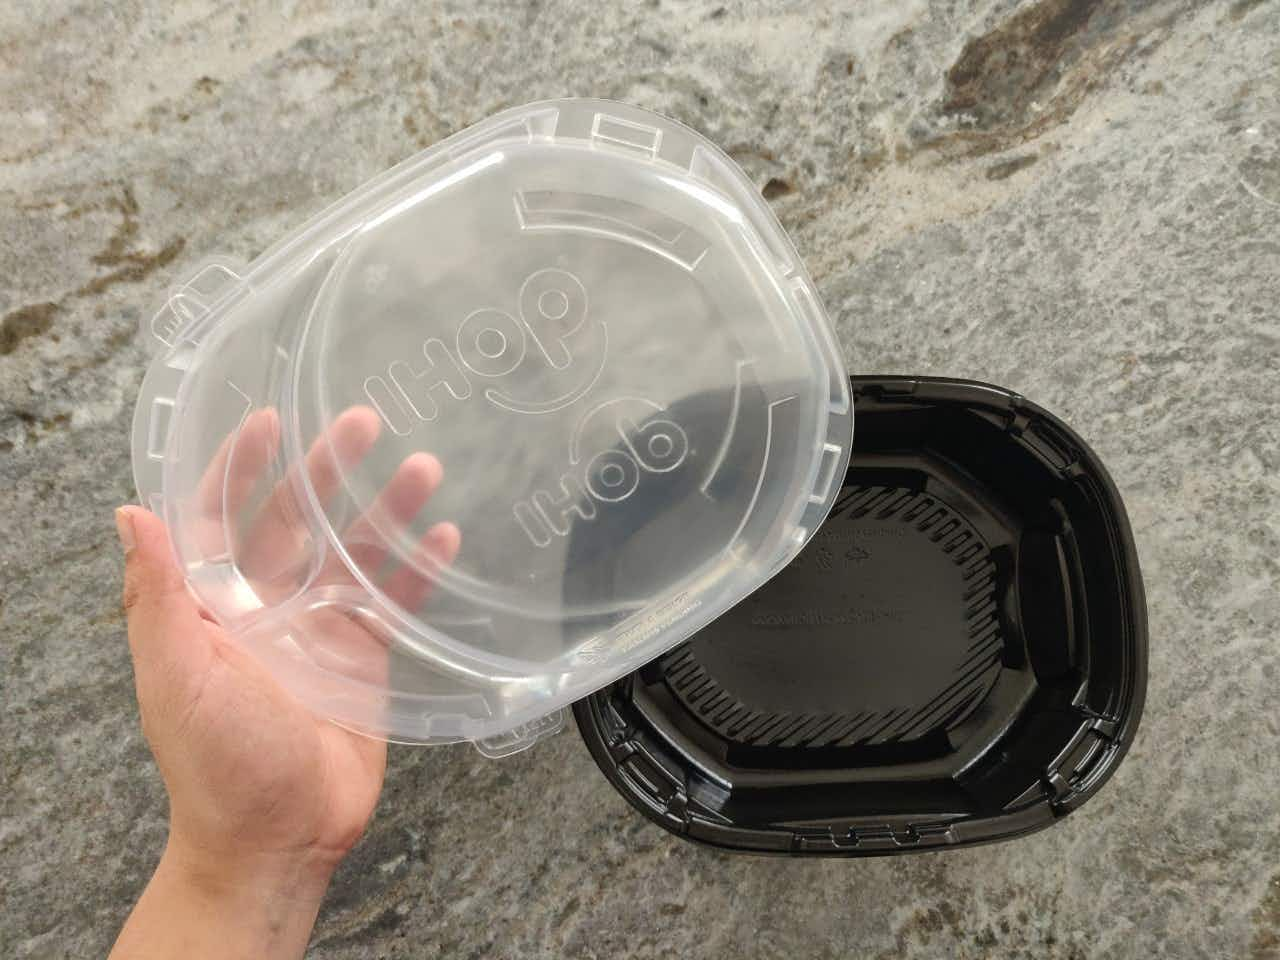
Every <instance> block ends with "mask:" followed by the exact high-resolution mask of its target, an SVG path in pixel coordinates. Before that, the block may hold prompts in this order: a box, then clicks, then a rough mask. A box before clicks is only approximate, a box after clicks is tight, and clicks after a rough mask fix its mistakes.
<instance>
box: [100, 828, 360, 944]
mask: <svg viewBox="0 0 1280 960" xmlns="http://www.w3.org/2000/svg"><path fill="white" fill-rule="evenodd" d="M335 865H336V860H333V859H332V858H328V857H323V856H320V857H318V856H316V855H315V854H314V853H312V852H309V851H301V852H298V853H288V854H281V853H271V854H248V855H246V854H231V853H219V852H217V851H208V850H204V849H201V848H200V847H199V846H193V845H191V844H189V843H186V842H184V841H183V839H182V838H181V837H180V836H175V835H173V834H171V835H170V837H169V842H168V844H167V845H166V846H165V850H164V853H163V855H162V856H161V857H160V863H159V865H158V866H157V867H156V872H155V875H154V876H153V877H152V878H151V882H150V883H149V884H148V885H147V889H146V890H145V891H144V893H143V895H142V898H141V899H140V900H139V901H138V904H137V906H136V907H135V908H134V910H133V913H132V914H131V915H130V917H129V920H128V921H127V922H126V924H125V927H124V929H123V930H122V931H121V933H120V938H119V940H117V942H116V946H115V949H114V950H113V951H112V954H111V957H112V960H152V958H155V960H160V958H166V960H167V958H172V957H183V958H185V960H206V958H208V960H214V958H217V960H240V958H244V960H250V958H252V960H259V958H262V957H272V958H277V960H285V958H297V960H300V958H301V957H302V956H303V954H304V953H305V951H306V947H307V941H308V940H309V939H310V937H311V928H312V925H313V924H314V923H315V919H316V913H317V911H318V910H319V908H320V900H321V899H322V898H323V896H324V892H325V889H326V888H327V886H328V882H329V877H330V875H331V873H332V870H333V867H334V866H335Z"/></svg>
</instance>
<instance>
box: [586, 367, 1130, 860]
mask: <svg viewBox="0 0 1280 960" xmlns="http://www.w3.org/2000/svg"><path fill="white" fill-rule="evenodd" d="M853 386H854V394H855V400H856V408H857V416H858V435H857V439H856V441H855V444H854V452H853V458H852V462H851V464H850V467H849V470H848V473H847V474H846V476H845V477H844V478H843V486H842V489H841V493H840V496H839V497H838V498H837V500H836V503H835V506H834V508H833V509H832V511H831V514H830V516H829V518H828V519H827V521H826V522H825V523H824V524H823V525H822V528H821V529H820V530H819V531H818V533H817V535H816V536H815V537H814V538H813V539H812V540H810V541H809V543H808V545H807V546H806V547H805V548H804V550H803V551H802V552H801V554H800V555H799V556H798V557H797V558H796V559H795V560H794V561H792V563H791V564H790V565H789V566H788V567H787V569H786V570H784V571H783V572H782V573H781V574H779V575H778V576H777V577H775V578H774V579H773V580H771V581H769V583H768V584H766V585H765V586H763V587H762V588H761V589H759V590H757V591H756V592H755V593H754V594H752V595H751V596H750V597H749V598H747V599H746V600H744V601H743V602H742V603H740V604H739V605H738V606H736V607H734V608H733V609H732V610H730V611H729V612H728V613H726V614H725V615H724V616H722V617H721V618H719V619H718V620H716V621H715V622H714V623H712V624H710V625H709V626H707V627H705V628H704V629H703V630H701V631H700V632H699V633H698V634H697V635H696V636H694V637H693V638H692V639H691V640H690V641H689V642H688V643H686V644H684V645H682V646H680V647H677V648H676V649H675V650H672V651H671V652H669V653H667V654H665V655H664V656H662V657H660V658H658V659H657V660H656V661H655V662H654V663H652V664H648V665H646V666H645V667H643V668H642V669H641V670H639V671H637V672H636V673H634V674H632V675H631V676H629V677H626V678H624V679H622V680H619V681H618V682H616V683H613V684H611V685H609V686H608V687H606V688H605V689H603V690H601V691H599V692H598V693H596V694H593V695H592V696H591V697H589V698H587V699H585V700H583V701H582V702H581V703H579V704H578V705H577V706H576V707H575V713H576V717H577V721H578V725H579V728H580V729H581V731H582V734H583V736H584V738H585V739H586V741H587V744H588V746H589V747H590V749H591V753H592V755H593V756H594V757H595V759H596V761H597V763H598V764H599V765H600V768H601V769H602V770H603V771H604V773H605V775H606V776H607V777H608V779H609V780H610V782H611V783H612V784H613V785H614V786H615V787H616V788H617V789H618V791H619V792H621V793H622V795H623V796H624V797H626V798H627V800H629V801H630V802H631V803H632V804H633V805H634V806H635V807H636V808H637V809H639V810H640V811H641V812H643V813H644V814H645V815H646V816H647V817H649V818H650V819H651V820H653V821H655V822H656V823H658V824H660V825H662V826H663V827H665V828H666V829H668V830H670V831H672V832H673V833H676V834H678V835H680V836H681V837H684V838H686V839H690V840H695V841H699V842H702V843H707V844H711V845H714V846H718V847H723V848H727V849H732V850H740V851H753V852H769V853H786V854H792V855H835V856H862V855H875V854H889V853H903V852H908V851H913V850H936V849H939V848H946V847H955V846H964V845H968V844H973V843H981V842H986V841H991V840H1001V839H1006V838H1009V837H1013V836H1017V835H1020V834H1024V833H1029V832H1031V831H1033V830H1037V829H1040V828H1042V827H1046V826H1049V825H1050V824H1052V823H1055V822H1057V821H1059V820H1060V819H1061V818H1062V817H1063V816H1064V815H1066V814H1068V813H1070V812H1071V811H1073V810H1076V809H1078V808H1079V807H1080V805H1081V804H1083V803H1084V802H1085V801H1086V800H1088V799H1089V798H1090V797H1092V796H1094V795H1095V794H1096V793H1097V791H1098V790H1099V788H1100V787H1101V786H1102V784H1103V783H1104V782H1106V780H1107V778H1108V777H1110V776H1111V774H1112V773H1113V772H1114V771H1115V769H1116V768H1117V766H1118V765H1119V764H1120V761H1121V760H1122V759H1123V757H1124V755H1125V751H1126V750H1127V749H1128V747H1129V745H1130V743H1132V741H1133V738H1134V734H1135V733H1136V731H1137V728H1138V720H1139V717H1140V716H1141V713H1142V704H1143V697H1144V691H1145V689H1146V680H1147V619H1146V606H1145V601H1144V598H1143V589H1142V579H1141V576H1140V574H1139V570H1138V560H1137V555H1136V553H1135V550H1134V544H1133V538H1132V535H1131V534H1130V531H1129V524H1128V520H1127V519H1126V517H1125V511H1124V506H1123V504H1122V503H1121V502H1120V498H1119V495H1118V493H1117V492H1116V489H1115V487H1114V485H1113V484H1112V483H1111V480H1110V479H1109V478H1108V476H1107V473H1106V471H1105V469H1104V468H1103V466H1102V464H1101V462H1100V461H1099V460H1098V457H1097V455H1096V454H1094V452H1093V451H1092V450H1090V449H1089V447H1088V446H1087V445H1086V444H1085V443H1084V441H1083V440H1081V439H1080V438H1079V437H1078V436H1077V435H1076V434H1075V433H1074V432H1073V431H1071V430H1070V429H1069V428H1068V427H1067V426H1066V425H1065V424H1064V423H1062V421H1061V420H1059V419H1058V418H1057V417H1055V416H1053V415H1052V414H1051V413H1049V412H1048V411H1046V410H1044V409H1043V408H1041V407H1038V406H1036V405H1035V404H1033V403H1030V402H1028V401H1027V400H1025V399H1023V398H1022V397H1020V396H1018V395H1016V394H1013V393H1010V392H1009V391H1007V390H1002V389H1000V388H998V387H991V386H987V385H985V384H978V383H972V382H967V381H957V380H938V379H928V378H913V377H855V378H853ZM673 415H676V416H678V415H680V413H679V411H676V409H675V408H673Z"/></svg>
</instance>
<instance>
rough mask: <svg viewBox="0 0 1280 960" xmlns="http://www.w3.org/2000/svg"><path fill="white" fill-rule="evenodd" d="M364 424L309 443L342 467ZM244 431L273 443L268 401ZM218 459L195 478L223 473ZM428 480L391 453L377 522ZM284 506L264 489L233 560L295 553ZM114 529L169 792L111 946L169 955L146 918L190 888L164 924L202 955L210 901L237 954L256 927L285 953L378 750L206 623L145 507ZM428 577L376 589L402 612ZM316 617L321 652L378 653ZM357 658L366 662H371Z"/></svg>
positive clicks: (362, 816) (334, 621) (363, 445)
mask: <svg viewBox="0 0 1280 960" xmlns="http://www.w3.org/2000/svg"><path fill="white" fill-rule="evenodd" d="M377 428H378V420H377V418H376V416H375V415H374V414H373V412H372V411H369V410H367V409H366V408H354V409H353V410H349V411H347V412H346V413H345V414H343V415H342V416H341V417H339V418H338V419H337V420H336V421H335V423H334V425H333V427H332V428H331V429H330V431H329V435H328V438H327V439H328V444H327V445H326V447H325V449H328V450H329V451H330V452H331V453H330V456H336V457H338V458H339V459H340V460H341V461H343V462H344V463H346V464H349V463H352V462H355V461H356V460H358V459H359V458H361V457H363V456H364V454H365V453H367V452H368V450H369V449H370V448H371V447H372V446H373V443H374V441H375V440H376V438H377ZM246 431H249V432H250V434H249V436H248V439H249V440H250V441H252V443H251V444H250V445H249V447H250V448H251V449H254V448H263V449H271V448H273V447H274V445H275V443H276V442H277V440H276V437H277V434H278V426H277V421H276V419H275V415H274V411H258V412H257V413H256V414H254V415H253V417H251V418H250V419H249V420H248V421H246V423H245V425H244V427H243V428H242V430H241V436H242V437H244V436H245V434H246ZM319 447H320V445H319V443H318V444H317V447H316V448H313V451H314V450H316V449H319ZM218 459H219V458H215V463H214V464H211V473H212V472H215V471H220V470H225V468H226V464H225V463H218ZM237 460H238V461H239V463H240V466H239V467H237V469H239V470H241V471H247V472H249V473H253V472H255V471H260V470H261V468H262V466H263V464H264V462H265V461H264V459H263V458H257V459H255V458H253V457H240V458H237ZM331 467H332V464H331V463H328V462H327V461H326V458H325V457H324V456H322V455H319V454H316V455H314V456H309V457H308V460H307V469H308V470H309V471H310V472H311V476H310V479H311V482H312V485H313V487H316V486H317V485H318V486H319V487H320V490H321V493H322V495H323V491H324V489H325V486H326V484H328V483H329V482H330V481H329V480H327V479H326V474H327V473H332V472H333V471H332V469H331ZM442 474H443V470H442V468H441V466H440V464H439V462H438V461H437V460H436V459H435V458H434V457H431V456H430V455H427V454H415V455H414V456H412V457H410V458H408V459H407V460H405V461H404V462H403V463H402V464H401V465H400V467H399V469H398V470H397V471H396V473H395V474H394V476H393V477H392V479H391V480H390V481H389V483H388V484H387V487H386V488H385V489H384V490H383V492H382V494H381V496H380V497H379V502H378V505H377V509H378V510H380V511H381V516H382V518H383V519H384V520H385V518H387V517H389V518H391V519H392V520H393V521H394V522H397V523H402V524H407V523H408V522H409V521H411V520H412V519H413V518H414V517H415V516H416V515H417V514H418V512H419V511H420V510H421V509H422V507H423V506H424V505H425V503H426V501H427V499H428V498H429V497H430V495H431V493H432V492H433V491H434V490H435V489H436V487H437V486H438V485H439V483H440V482H441V479H442ZM252 480H253V478H251V477H248V476H228V477H227V489H228V492H229V494H230V496H231V497H232V499H233V500H234V496H235V494H236V491H237V490H243V491H244V492H245V494H246V495H247V490H248V488H249V487H250V486H252ZM214 500H216V502H217V503H218V504H225V503H227V502H228V501H227V499H226V498H223V497H217V498H211V502H213V501H214ZM232 505H233V506H234V505H235V504H234V503H232ZM290 515H293V514H292V512H291V511H290V510H287V509H281V508H280V507H279V498H278V497H275V496H271V497H268V498H267V500H266V502H265V503H264V505H263V507H262V508H261V510H260V511H259V514H258V516H257V518H256V519H255V521H254V522H253V523H252V524H251V525H250V526H249V529H248V531H247V533H246V534H245V538H244V544H243V545H242V547H243V549H242V550H241V551H240V552H239V554H238V556H239V558H240V560H241V562H242V564H244V565H247V566H250V567H252V566H253V565H255V564H258V565H260V566H262V567H263V568H264V569H265V568H270V569H278V568H287V567H288V566H290V561H289V558H288V556H287V553H288V551H289V550H290V549H295V548H296V549H300V548H301V544H302V542H303V539H302V538H301V537H300V536H296V535H294V534H296V531H293V530H291V529H290V523H289V522H288V521H287V519H285V518H287V517H288V516H290ZM216 519H217V518H211V519H210V522H211V523H213V522H214V520H216ZM367 522H368V520H367V518H362V519H360V520H357V521H356V522H355V523H354V524H353V525H352V527H351V528H349V531H348V532H349V533H350V534H351V537H352V539H353V540H354V541H355V542H356V543H358V544H360V546H359V549H361V550H364V551H368V550H370V549H371V548H370V546H369V545H368V542H367V538H364V539H362V537H361V530H362V527H363V526H364V525H366V524H367ZM116 523H117V527H118V530H119V534H120V539H121V543H122V545H123V547H124V550H125V557H126V560H125V588H124V605H125V610H126V613H127V616H128V621H129V645H130V650H131V652H132V655H133V661H134V672H135V680H136V686H137V694H138V705H139V710H140V712H141V715H142V726H143V732H144V734H145V736H146V738H147V741H148V743H149V744H150V746H151V750H152V752H153V754H154V755H155V758H156V762H157V765H158V766H159V768H160V773H161V776H162V777H163V779H164V782H165V787H166V789H167V791H168V794H169V801H170V810H169V818H170V828H169V840H168V844H167V846H166V849H165V853H164V856H163V857H162V860H161V865H160V868H159V869H158V870H157V873H156V878H155V879H153V881H152V887H149V888H148V891H147V894H146V895H144V897H143V900H142V901H140V903H139V906H138V908H137V909H136V910H135V913H134V916H133V917H131V918H130V921H129V923H128V924H127V925H126V927H125V930H124V932H123V933H122V934H121V938H120V942H119V943H118V944H117V948H116V952H115V953H114V954H113V956H150V955H152V953H153V952H154V953H155V954H157V955H159V953H160V952H161V944H162V943H165V942H167V943H169V945H170V947H171V948H173V949H177V948H178V941H172V940H168V941H166V940H165V939H164V938H163V937H158V936H157V930H156V924H157V923H159V924H160V925H161V926H168V927H173V926H174V923H173V922H172V921H175V920H177V918H179V917H183V916H186V915H185V914H184V913H183V910H182V909H181V908H179V907H178V906H176V905H177V904H185V905H186V906H188V907H191V906H192V902H193V901H192V898H193V897H194V903H195V904H198V909H197V910H196V913H195V914H194V915H192V916H186V920H185V921H180V922H179V923H178V926H180V927H183V928H185V930H186V933H183V931H182V930H172V931H171V932H174V933H182V934H183V936H186V935H187V934H189V933H190V932H191V931H192V929H194V928H195V927H203V928H205V929H206V930H208V929H210V924H213V925H214V926H213V928H212V929H214V930H215V932H216V945H217V946H218V948H219V949H218V955H220V956H228V955H233V956H234V955H237V954H236V952H234V951H229V950H228V949H227V948H228V942H229V941H228V940H227V938H228V937H229V936H232V935H233V934H232V931H230V930H228V929H226V928H219V927H220V925H219V923H218V921H217V919H216V917H217V916H219V915H220V914H221V912H222V911H226V913H227V914H228V916H227V919H228V920H229V921H230V922H231V925H232V926H233V927H235V928H236V933H237V934H244V935H246V937H247V938H248V942H246V944H245V951H244V952H245V953H246V954H252V953H254V952H255V951H256V952H257V953H259V954H261V953H264V952H266V950H267V947H266V945H265V944H264V942H263V940H262V937H263V936H269V937H271V938H272V940H271V942H272V944H273V946H272V947H271V948H270V949H271V950H272V951H273V954H274V955H280V954H281V953H288V952H289V951H290V949H297V950H298V954H299V955H300V952H301V948H303V947H305V943H306V937H307V935H308V933H309V931H310V927H311V923H312V922H313V921H314V917H315V909H316V907H317V906H318V903H319V900H320V897H321V896H322V894H323V892H324V889H325V888H326V886H327V884H328V880H329V877H330V875H331V874H332V871H333V869H334V868H335V867H336V865H337V864H338V862H339V861H340V860H341V858H342V857H343V856H344V855H345V854H346V853H347V851H348V850H349V849H350V848H351V846H352V845H353V844H354V843H355V842H356V840H357V839H359V837H360V835H361V833H362V832H363V830H364V827H365V825H366V823H367V822H368V820H369V817H370V816H371V815H372V812H373V808H374V805H375V804H376V802H377V799H378V794H379V792H380V790H381V786H382V779H383V772H384V769H385V762H386V745H385V744H384V743H382V742H380V741H377V740H372V739H369V738H367V737H364V736H362V735H360V734H357V733H353V732H351V731H348V730H345V729H343V728H341V727H338V726H336V725H334V724H332V723H330V722H328V721H326V720H324V719H322V718H319V717H317V716H316V715H315V714H313V713H311V712H310V711H309V710H308V709H307V708H306V707H304V706H303V705H302V704H301V703H299V702H298V701H297V700H295V699H294V697H293V696H292V695H291V694H290V693H289V692H287V691H286V690H285V689H283V688H282V687H281V686H280V685H279V684H278V683H277V682H276V680H275V679H274V677H273V676H272V675H271V674H270V672H269V671H268V670H267V669H266V667H265V666H263V665H262V663H260V662H259V660H258V659H257V658H256V657H255V656H254V655H253V654H252V653H250V652H248V651H247V650H245V649H244V648H243V647H242V646H241V645H240V644H239V643H238V642H237V640H236V639H235V638H234V637H233V636H231V635H229V634H228V633H227V632H226V631H225V630H224V629H223V628H222V627H221V626H219V625H218V624H217V623H216V622H214V620H213V618H212V617H211V616H210V615H209V614H208V613H207V612H206V611H203V610H202V609H201V608H200V607H199V605H198V604H197V603H196V601H195V599H194V598H193V597H192V595H191V594H190V593H189V592H188V589H187V585H186V582H185V579H184V577H183V575H182V573H181V571H180V570H179V569H178V567H177V565H176V563H175V561H174V558H173V551H172V548H171V546H170V543H169V538H168V534H167V532H166V530H165V527H164V524H163V522H162V521H161V520H160V519H159V518H158V517H156V516H155V515H153V514H151V513H150V512H148V511H146V510H144V509H142V508H140V507H124V508H121V509H120V510H119V511H117V514H116ZM218 526H219V527H220V528H221V524H220V523H218ZM255 544H257V546H255ZM458 546H459V535H458V531H457V528H456V527H454V526H453V525H452V524H437V525H436V526H434V527H432V528H431V529H430V530H428V531H427V533H426V535H425V536H424V538H423V541H422V548H423V550H424V551H427V552H429V553H430V555H431V556H432V557H433V559H434V561H435V562H437V563H447V562H449V561H450V560H452V558H453V556H454V555H455V554H456V553H457V550H458ZM376 559H377V558H372V557H367V556H366V557H362V560H365V561H372V560H376ZM322 575H323V576H324V577H326V578H327V580H328V582H333V581H335V580H337V579H338V578H340V577H341V576H342V575H343V574H342V571H341V570H340V569H339V568H337V567H335V568H334V569H331V570H328V571H322ZM430 587H431V583H430V581H429V579H428V578H426V577H424V576H423V575H422V574H421V573H419V572H418V571H417V570H416V569H414V568H412V567H405V568H402V570H400V571H399V572H398V573H396V574H393V575H392V576H391V577H390V578H389V580H388V581H387V591H388V593H389V594H390V595H391V597H392V599H393V600H395V601H396V602H398V603H400V604H402V605H405V606H407V607H410V608H412V607H414V606H416V605H418V604H420V603H421V602H422V600H423V599H424V598H425V596H426V594H427V592H428V591H429V590H430ZM319 626H322V627H323V628H324V630H325V631H326V634H327V635H326V638H325V639H326V644H327V645H329V646H330V648H331V649H332V648H334V647H339V648H340V647H343V646H346V647H347V648H349V649H352V650H354V651H357V652H358V653H359V654H360V655H361V656H363V657H365V658H366V659H368V658H370V654H371V651H372V652H377V651H381V650H382V649H383V647H382V646H381V642H380V641H378V640H377V639H376V638H373V637H372V636H371V635H370V634H368V633H367V632H366V631H365V630H364V628H363V627H361V626H360V625H359V624H358V623H357V622H356V621H355V620H354V619H351V618H348V617H344V616H341V615H338V614H332V615H331V616H328V617H327V618H325V619H324V620H323V621H321V622H320V623H319ZM369 668H370V669H373V670H377V669H378V667H377V665H376V664H371V665H370V667H369ZM152 888H155V889H156V896H154V897H152V900H153V901H159V902H160V903H163V904H164V905H165V906H164V907H163V908H162V909H157V910H151V909H149V908H150V907H151V906H152V904H151V903H149V902H148V896H150V895H151V894H152ZM140 914H141V915H142V916H140ZM255 916H258V917H260V918H261V920H262V926H261V928H260V929H259V930H258V932H257V933H253V932H251V928H254V927H255V924H254V923H252V922H251V918H253V917H255ZM131 928H133V929H131ZM134 933H137V934H138V935H137V936H132V935H131V934H134ZM181 944H182V946H181V949H183V950H184V951H185V952H186V953H187V954H188V956H189V957H190V956H191V954H192V953H193V952H194V954H195V956H200V955H201V953H200V951H199V949H198V946H197V945H196V944H193V942H191V941H190V940H189V939H185V940H182V941H181ZM193 947H194V948H195V949H194V951H193Z"/></svg>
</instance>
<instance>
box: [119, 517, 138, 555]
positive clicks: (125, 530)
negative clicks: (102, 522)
mask: <svg viewBox="0 0 1280 960" xmlns="http://www.w3.org/2000/svg"><path fill="white" fill-rule="evenodd" d="M116 533H117V534H119V535H120V546H122V547H123V548H124V552H125V553H128V552H129V551H130V550H132V549H133V547H134V544H136V543H137V540H136V538H135V537H134V535H133V518H132V517H131V516H129V511H127V510H126V509H125V508H124V507H119V508H117V510H116Z"/></svg>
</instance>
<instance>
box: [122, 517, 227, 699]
mask: <svg viewBox="0 0 1280 960" xmlns="http://www.w3.org/2000/svg"><path fill="white" fill-rule="evenodd" d="M116 531H117V532H118V533H119V535H120V545H121V546H122V547H123V548H124V558H125V559H124V612H125V616H126V617H127V618H128V621H129V648H130V650H131V651H132V653H133V659H134V664H135V666H136V667H137V668H138V669H139V671H140V672H141V671H143V670H146V669H147V668H149V667H158V668H159V669H160V670H162V671H164V672H165V673H168V674H169V675H170V676H171V677H174V676H181V675H183V674H189V673H191V672H192V670H193V668H194V669H196V670H199V668H200V666H201V665H202V664H201V661H202V660H203V657H202V652H203V653H207V651H208V643H207V640H206V636H207V634H206V631H205V626H206V624H205V621H204V620H203V619H202V618H201V616H200V611H199V608H198V607H197V606H196V603H195V600H194V599H193V598H192V597H191V594H190V593H188V592H187V584H186V580H185V579H184V578H183V576H182V572H181V571H180V570H179V569H178V565H177V564H176V563H175V562H174V558H173V548H172V546H171V545H170V543H169V532H168V531H167V530H166V529H165V526H164V521H162V520H161V519H160V518H159V517H157V516H156V515H155V514H154V513H152V512H151V511H149V510H144V509H143V508H142V507H121V508H120V509H118V510H117V511H116ZM193 661H194V662H193Z"/></svg>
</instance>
